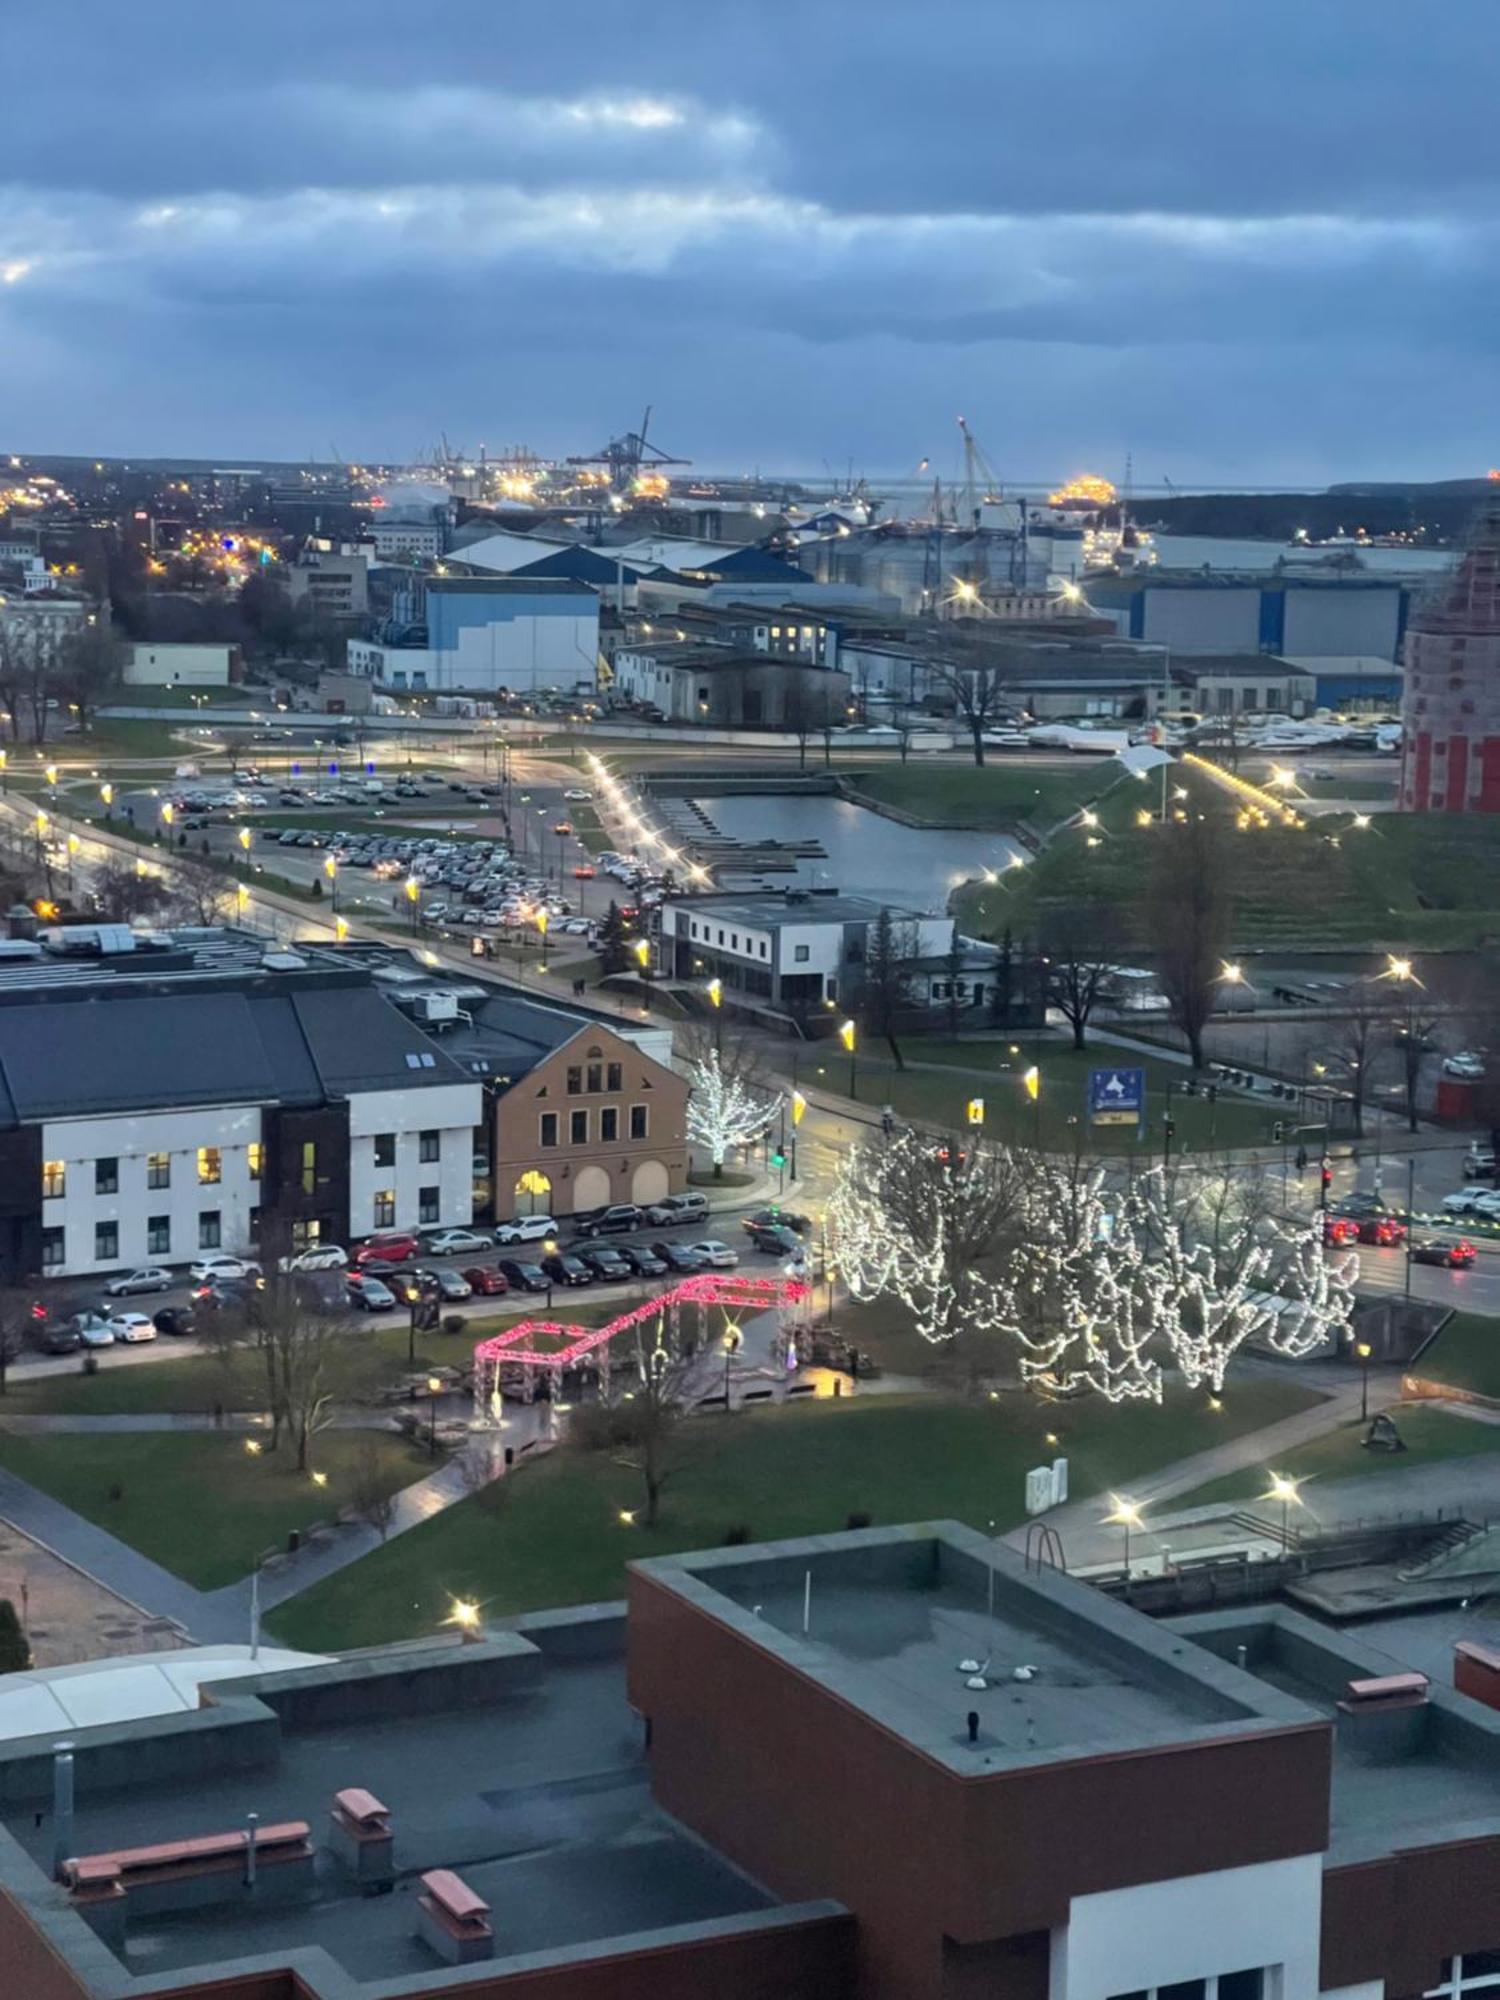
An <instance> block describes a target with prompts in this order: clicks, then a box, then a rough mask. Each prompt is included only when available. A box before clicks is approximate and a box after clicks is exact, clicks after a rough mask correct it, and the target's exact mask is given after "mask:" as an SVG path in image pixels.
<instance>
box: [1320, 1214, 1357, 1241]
mask: <svg viewBox="0 0 1500 2000" xmlns="http://www.w3.org/2000/svg"><path fill="white" fill-rule="evenodd" d="M1323 1241H1324V1242H1325V1243H1327V1244H1329V1245H1330V1246H1332V1247H1335V1248H1338V1249H1342V1248H1344V1247H1345V1246H1346V1245H1347V1244H1350V1243H1357V1242H1358V1241H1359V1224H1358V1223H1357V1222H1356V1221H1355V1220H1354V1218H1353V1216H1352V1215H1333V1214H1329V1215H1325V1216H1324V1217H1323Z"/></svg>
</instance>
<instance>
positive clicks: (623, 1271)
mask: <svg viewBox="0 0 1500 2000" xmlns="http://www.w3.org/2000/svg"><path fill="white" fill-rule="evenodd" d="M578 1255H579V1260H580V1262H582V1263H584V1264H587V1265H588V1267H589V1269H590V1270H591V1271H592V1272H593V1274H594V1276H595V1277H596V1278H598V1279H600V1280H601V1281H602V1282H604V1283H606V1284H609V1283H617V1282H618V1281H619V1280H620V1279H621V1278H630V1277H633V1276H634V1275H635V1274H634V1272H633V1270H632V1269H631V1267H630V1265H629V1264H627V1263H626V1261H625V1259H624V1258H623V1257H622V1256H621V1255H620V1253H619V1251H618V1250H616V1249H614V1248H612V1247H611V1246H610V1245H609V1244H601V1245H596V1246H595V1247H593V1248H591V1249H588V1250H580V1251H579V1253H578Z"/></svg>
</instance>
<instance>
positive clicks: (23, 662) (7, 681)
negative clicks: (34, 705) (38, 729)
mask: <svg viewBox="0 0 1500 2000" xmlns="http://www.w3.org/2000/svg"><path fill="white" fill-rule="evenodd" d="M33 643H34V634H32V632H31V631H30V630H29V628H28V627H26V626H24V625H23V624H22V623H21V622H20V620H19V619H17V618H9V617H3V616H0V702H3V703H4V706H5V714H6V719H7V720H8V721H9V723H10V738H11V741H12V742H13V743H18V742H19V741H20V740H21V708H22V704H23V702H24V699H25V689H26V674H27V661H28V659H29V658H30V654H31V649H32V645H33Z"/></svg>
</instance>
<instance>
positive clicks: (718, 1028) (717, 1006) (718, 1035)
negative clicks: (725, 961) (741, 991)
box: [703, 975, 724, 1055]
mask: <svg viewBox="0 0 1500 2000" xmlns="http://www.w3.org/2000/svg"><path fill="white" fill-rule="evenodd" d="M703 990H704V991H705V992H706V993H707V995H708V997H709V999H710V1001H712V1003H713V1010H714V1053H715V1054H716V1055H717V1054H718V1053H719V1052H720V1051H721V1050H722V1049H723V1047H724V982H723V980H722V979H720V978H719V977H718V976H717V975H715V977H714V978H712V979H710V980H709V982H708V985H707V986H706V987H705V988H704V989H703Z"/></svg>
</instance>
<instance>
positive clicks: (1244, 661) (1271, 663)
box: [1172, 653, 1313, 681]
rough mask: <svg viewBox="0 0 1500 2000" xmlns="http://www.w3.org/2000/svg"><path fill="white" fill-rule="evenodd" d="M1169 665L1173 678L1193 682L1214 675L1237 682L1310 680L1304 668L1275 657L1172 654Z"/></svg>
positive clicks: (1231, 654)
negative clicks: (1233, 679) (1280, 679)
mask: <svg viewBox="0 0 1500 2000" xmlns="http://www.w3.org/2000/svg"><path fill="white" fill-rule="evenodd" d="M1172 665H1173V668H1174V669H1175V673H1176V675H1177V676H1180V677H1183V678H1185V679H1187V680H1194V681H1201V680H1210V679H1212V678H1213V676H1214V675H1216V674H1222V675H1224V676H1226V677H1229V678H1235V679H1240V680H1251V679H1256V678H1259V679H1265V678H1267V677H1272V678H1274V677H1275V676H1277V675H1284V676H1287V677H1289V678H1290V679H1292V680H1296V679H1297V678H1298V677H1299V676H1300V677H1301V678H1302V679H1303V680H1312V679H1313V675H1312V673H1311V672H1310V671H1309V670H1308V668H1306V667H1299V666H1297V665H1295V664H1294V663H1293V662H1292V661H1291V660H1284V659H1282V658H1281V656H1280V654H1279V653H1210V654H1206V655H1204V656H1203V657H1201V658H1188V657H1186V656H1184V655H1182V654H1174V655H1173V658H1172Z"/></svg>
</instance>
